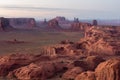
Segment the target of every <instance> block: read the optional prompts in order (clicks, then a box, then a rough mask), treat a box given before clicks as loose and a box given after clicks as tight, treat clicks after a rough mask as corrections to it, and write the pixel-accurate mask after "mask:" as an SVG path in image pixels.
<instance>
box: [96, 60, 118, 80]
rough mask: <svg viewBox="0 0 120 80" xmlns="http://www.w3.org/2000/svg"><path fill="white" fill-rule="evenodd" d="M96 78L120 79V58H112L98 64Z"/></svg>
mask: <svg viewBox="0 0 120 80" xmlns="http://www.w3.org/2000/svg"><path fill="white" fill-rule="evenodd" d="M95 75H96V80H120V59H110V60H108V61H106V62H103V63H101V64H99V65H98V67H97V68H96V70H95Z"/></svg>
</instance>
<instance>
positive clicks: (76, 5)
mask: <svg viewBox="0 0 120 80" xmlns="http://www.w3.org/2000/svg"><path fill="white" fill-rule="evenodd" d="M119 9H120V0H0V16H4V17H35V18H38V19H42V18H53V17H55V16H65V17H67V18H70V19H72V18H74V17H78V18H80V19H120V10H119Z"/></svg>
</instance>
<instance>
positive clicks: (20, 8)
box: [0, 6, 72, 11]
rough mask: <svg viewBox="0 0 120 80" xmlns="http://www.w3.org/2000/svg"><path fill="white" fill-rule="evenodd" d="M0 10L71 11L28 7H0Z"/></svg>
mask: <svg viewBox="0 0 120 80" xmlns="http://www.w3.org/2000/svg"><path fill="white" fill-rule="evenodd" d="M0 8H4V9H19V10H47V11H63V10H68V11H69V10H72V9H63V8H46V7H30V6H0Z"/></svg>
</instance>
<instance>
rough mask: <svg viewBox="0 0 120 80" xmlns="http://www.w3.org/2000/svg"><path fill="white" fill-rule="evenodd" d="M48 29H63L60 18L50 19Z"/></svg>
mask: <svg viewBox="0 0 120 80" xmlns="http://www.w3.org/2000/svg"><path fill="white" fill-rule="evenodd" d="M48 29H57V30H59V29H61V27H60V26H59V23H58V20H56V19H52V20H49V21H48Z"/></svg>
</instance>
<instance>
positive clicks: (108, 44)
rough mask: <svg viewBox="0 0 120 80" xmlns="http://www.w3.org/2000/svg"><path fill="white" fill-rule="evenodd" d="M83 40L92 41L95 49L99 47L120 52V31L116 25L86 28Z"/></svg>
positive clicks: (115, 52)
mask: <svg viewBox="0 0 120 80" xmlns="http://www.w3.org/2000/svg"><path fill="white" fill-rule="evenodd" d="M83 41H87V42H90V43H91V46H93V49H94V48H95V47H98V49H99V48H103V49H104V50H108V52H109V51H110V52H112V53H111V54H117V55H119V54H120V50H119V48H120V32H119V30H117V29H116V28H115V27H96V26H93V27H91V28H88V29H86V30H85V37H84V39H83ZM91 49H92V48H91ZM106 52H107V51H106Z"/></svg>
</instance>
